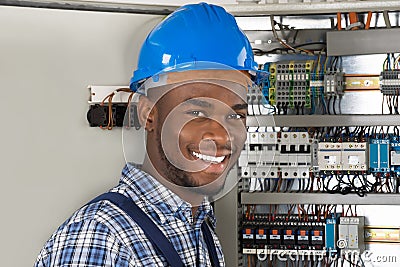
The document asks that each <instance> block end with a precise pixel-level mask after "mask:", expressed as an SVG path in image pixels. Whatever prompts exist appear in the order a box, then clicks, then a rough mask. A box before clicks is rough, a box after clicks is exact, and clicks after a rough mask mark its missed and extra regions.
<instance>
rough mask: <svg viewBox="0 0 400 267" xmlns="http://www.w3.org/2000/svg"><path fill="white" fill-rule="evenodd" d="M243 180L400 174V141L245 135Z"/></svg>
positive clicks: (288, 134) (290, 134)
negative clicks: (347, 174)
mask: <svg viewBox="0 0 400 267" xmlns="http://www.w3.org/2000/svg"><path fill="white" fill-rule="evenodd" d="M247 134H248V137H247V141H246V144H245V146H244V150H242V152H241V155H240V157H239V162H238V165H239V167H240V168H241V176H242V177H244V178H283V179H285V178H288V179H298V178H305V179H307V178H310V172H314V173H318V172H329V171H335V172H337V171H340V172H346V173H354V172H364V173H389V172H394V173H397V174H398V173H400V137H399V136H397V135H393V134H385V135H384V136H383V137H382V138H377V137H374V138H372V137H370V138H365V139H357V138H323V139H319V140H317V139H315V138H310V136H309V134H308V132H248V133H247Z"/></svg>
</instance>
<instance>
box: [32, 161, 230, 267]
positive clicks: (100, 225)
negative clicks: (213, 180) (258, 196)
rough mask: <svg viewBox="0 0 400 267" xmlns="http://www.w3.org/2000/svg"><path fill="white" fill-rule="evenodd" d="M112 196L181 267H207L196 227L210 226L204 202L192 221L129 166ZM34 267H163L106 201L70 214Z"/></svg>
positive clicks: (183, 207) (175, 200) (181, 204)
mask: <svg viewBox="0 0 400 267" xmlns="http://www.w3.org/2000/svg"><path fill="white" fill-rule="evenodd" d="M110 191H112V192H118V193H121V194H123V195H125V196H129V197H130V198H132V200H133V201H134V202H135V203H136V204H137V205H138V206H139V207H140V208H141V209H142V210H143V211H144V212H145V213H146V214H147V215H148V216H149V217H150V218H151V219H152V220H153V221H154V222H155V223H156V225H157V226H158V227H159V228H160V230H161V231H162V232H163V233H164V234H165V236H166V237H167V238H168V239H169V240H170V242H171V243H172V244H173V246H174V247H175V249H176V251H177V252H178V254H179V256H180V257H181V259H182V261H183V263H184V264H185V265H186V266H196V261H198V262H199V265H198V266H202V267H203V266H207V267H208V266H211V263H210V259H209V255H208V250H207V246H206V244H205V241H204V238H203V235H202V233H201V224H202V223H203V221H204V220H205V219H206V218H207V219H208V220H209V221H210V222H211V224H212V225H213V226H214V227H215V218H214V214H213V211H212V207H211V205H210V203H209V202H208V201H203V203H202V204H201V205H200V206H199V208H198V211H197V214H196V216H194V218H193V216H192V210H191V205H190V204H188V203H187V202H185V201H183V200H182V199H181V198H179V197H178V196H177V195H176V194H174V193H173V192H172V191H170V190H169V189H167V188H166V187H165V186H163V185H162V184H160V183H159V182H158V181H157V180H155V179H154V178H153V177H151V176H150V175H148V174H147V173H145V172H143V171H141V170H140V169H138V168H136V167H134V166H133V165H131V164H127V165H126V166H125V168H124V169H123V171H122V177H121V179H120V183H119V185H118V186H116V187H115V188H113V189H111V190H110ZM213 236H214V241H215V244H216V247H217V253H218V258H219V261H220V266H225V264H224V258H223V254H222V249H221V245H220V243H219V241H218V238H217V237H216V236H215V234H213ZM34 266H35V267H44V266H46V267H50V266H52V267H55V266H82V267H83V266H85V267H86V266H118V267H125V266H130V267H133V266H167V263H166V260H165V258H164V257H163V256H161V255H159V254H158V253H157V252H156V250H155V249H154V247H153V246H152V244H151V243H150V241H149V240H148V239H147V237H146V236H145V235H144V233H143V231H142V229H141V228H140V227H138V225H137V224H136V223H135V222H134V221H133V220H132V219H131V218H130V217H129V216H128V215H127V214H126V213H124V212H123V211H121V210H120V209H119V208H118V207H116V206H115V205H114V204H112V203H110V202H109V201H100V202H97V203H92V204H90V205H86V206H84V207H82V208H81V209H79V210H78V211H76V212H75V213H74V214H73V215H72V216H71V218H69V219H68V220H67V221H66V222H64V223H63V224H62V225H61V226H60V227H59V228H58V229H57V230H56V232H55V233H54V234H53V235H52V236H51V237H50V239H49V240H48V241H47V243H46V244H45V246H44V247H43V249H42V250H41V251H40V254H39V256H38V258H37V260H36V262H35V265H34Z"/></svg>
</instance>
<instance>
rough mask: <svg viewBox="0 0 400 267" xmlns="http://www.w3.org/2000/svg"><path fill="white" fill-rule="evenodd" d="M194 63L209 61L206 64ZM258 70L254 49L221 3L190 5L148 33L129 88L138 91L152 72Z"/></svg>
mask: <svg viewBox="0 0 400 267" xmlns="http://www.w3.org/2000/svg"><path fill="white" fill-rule="evenodd" d="M197 62H212V63H216V64H210V65H209V67H206V66H205V65H204V64H196V63H197ZM215 66H227V68H230V69H235V70H247V71H257V66H258V65H257V63H256V62H255V61H254V55H253V51H252V48H251V45H250V42H249V40H248V39H247V37H246V35H245V34H244V33H243V32H242V31H241V30H240V28H239V27H238V25H237V24H236V20H235V18H234V17H233V16H232V15H231V14H229V13H227V12H226V11H225V9H223V8H222V7H220V6H216V5H210V4H206V3H199V4H190V5H185V6H182V7H180V8H178V9H176V10H175V11H174V12H173V13H171V14H170V15H169V16H167V17H166V18H165V19H164V20H163V21H162V22H160V23H159V24H158V25H157V26H156V27H155V28H154V29H153V30H152V31H151V32H150V33H149V35H148V36H147V38H146V40H145V42H144V43H143V45H142V48H141V50H140V54H139V60H138V67H137V70H135V71H134V73H133V77H132V79H131V82H130V85H129V86H130V88H131V89H132V90H133V91H137V90H138V88H139V87H140V85H141V84H142V83H143V82H144V81H145V80H146V79H147V78H149V77H152V76H153V75H156V74H160V73H166V72H171V71H185V70H199V69H207V68H208V69H215Z"/></svg>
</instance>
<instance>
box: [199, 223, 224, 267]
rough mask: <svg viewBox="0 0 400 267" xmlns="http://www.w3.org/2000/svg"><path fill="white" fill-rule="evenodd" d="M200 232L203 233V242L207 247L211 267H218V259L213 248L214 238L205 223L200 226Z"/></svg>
mask: <svg viewBox="0 0 400 267" xmlns="http://www.w3.org/2000/svg"><path fill="white" fill-rule="evenodd" d="M201 231H202V232H203V236H204V240H205V242H206V245H207V249H208V255H209V256H210V261H211V265H212V266H213V267H219V266H220V265H219V259H218V254H217V249H216V248H215V243H214V238H213V236H212V234H211V230H210V227H208V224H207V222H206V221H204V222H203V223H202V224H201Z"/></svg>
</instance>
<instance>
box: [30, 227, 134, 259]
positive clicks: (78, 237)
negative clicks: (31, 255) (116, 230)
mask: <svg viewBox="0 0 400 267" xmlns="http://www.w3.org/2000/svg"><path fill="white" fill-rule="evenodd" d="M133 257H134V255H133V254H132V253H131V251H130V250H129V249H128V248H126V247H125V246H124V245H122V243H121V242H120V241H119V240H118V239H117V238H116V237H115V236H114V234H113V233H112V232H111V231H110V229H109V228H108V227H106V226H105V225H104V224H102V223H100V222H98V221H96V220H85V221H80V222H74V223H71V224H68V225H64V227H63V228H62V229H59V232H58V234H57V235H53V237H52V238H50V240H49V241H48V242H47V243H46V245H45V246H44V247H43V249H42V251H41V252H40V254H39V256H38V259H37V261H36V263H35V265H34V267H49V266H52V267H57V266H76V267H78V266H82V267H83V266H110V267H112V266H118V267H125V266H126V267H128V266H133V265H131V264H130V263H133V262H137V260H135V259H133ZM135 266H137V265H135Z"/></svg>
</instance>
